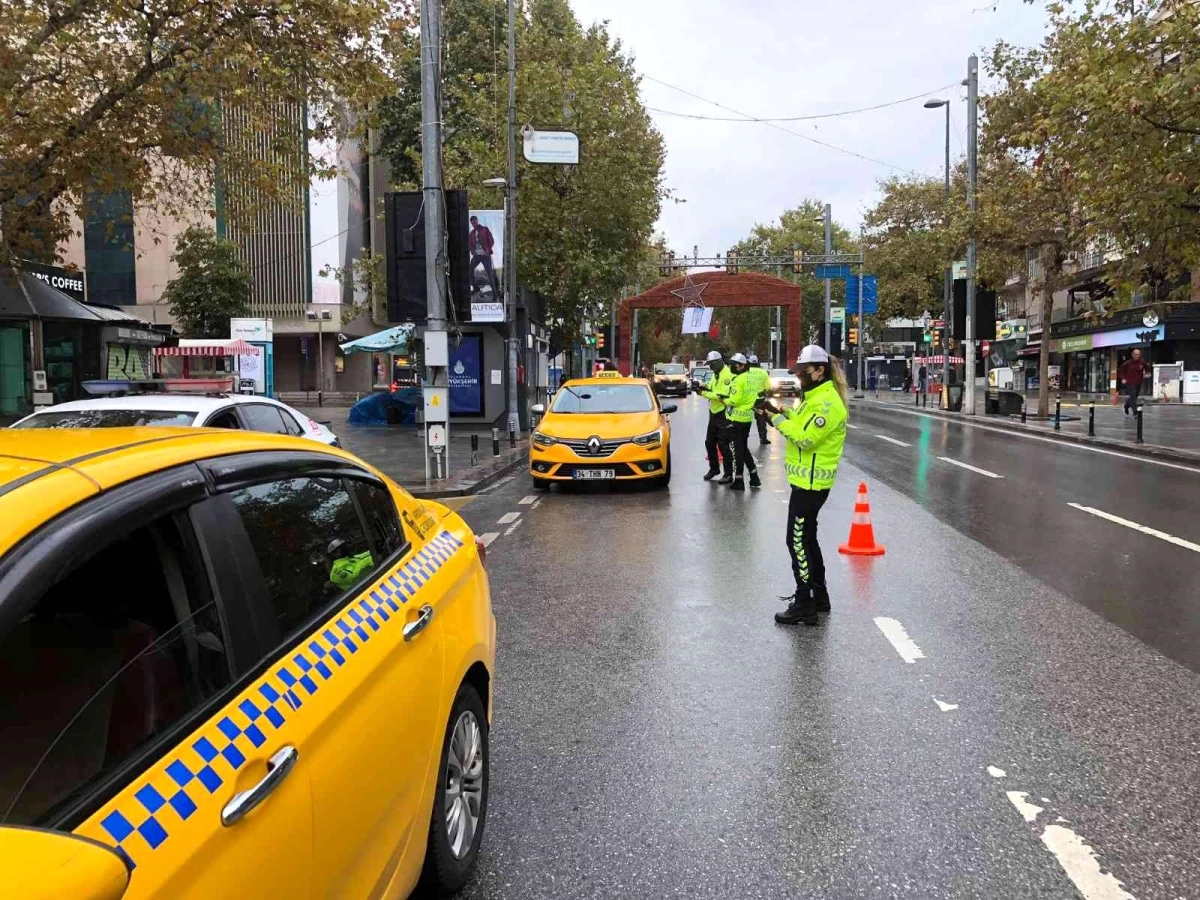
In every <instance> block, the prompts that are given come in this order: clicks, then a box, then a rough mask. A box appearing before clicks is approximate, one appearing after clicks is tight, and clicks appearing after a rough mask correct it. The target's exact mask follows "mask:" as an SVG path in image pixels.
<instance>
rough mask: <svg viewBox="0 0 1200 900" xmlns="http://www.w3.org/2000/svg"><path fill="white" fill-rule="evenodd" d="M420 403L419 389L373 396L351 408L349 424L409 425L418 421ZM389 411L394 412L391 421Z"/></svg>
mask: <svg viewBox="0 0 1200 900" xmlns="http://www.w3.org/2000/svg"><path fill="white" fill-rule="evenodd" d="M420 402H421V389H420V388H418V387H406V388H401V389H400V390H398V391H396V392H395V393H392V392H390V391H389V392H380V393H378V394H371V395H370V396H369V397H363V398H362V399H361V400H359V401H358V402H357V403H355V404H354V406H352V407H351V408H350V417H349V422H350V424H351V425H390V424H396V425H408V424H411V423H413V422H415V421H416V413H417V404H418V403H420ZM389 409H390V410H393V412H392V418H391V419H389V418H388V410H389Z"/></svg>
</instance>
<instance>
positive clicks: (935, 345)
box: [933, 328, 942, 350]
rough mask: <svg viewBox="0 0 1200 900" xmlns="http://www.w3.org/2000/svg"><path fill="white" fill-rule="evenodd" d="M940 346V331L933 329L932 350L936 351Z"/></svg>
mask: <svg viewBox="0 0 1200 900" xmlns="http://www.w3.org/2000/svg"><path fill="white" fill-rule="evenodd" d="M940 346H942V331H941V329H940V328H935V329H933V349H934V350H936V349H938V348H939V347H940Z"/></svg>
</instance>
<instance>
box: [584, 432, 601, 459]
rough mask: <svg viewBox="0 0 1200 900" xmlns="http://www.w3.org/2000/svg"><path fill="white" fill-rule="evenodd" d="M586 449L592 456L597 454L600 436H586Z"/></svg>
mask: <svg viewBox="0 0 1200 900" xmlns="http://www.w3.org/2000/svg"><path fill="white" fill-rule="evenodd" d="M587 449H588V453H590V454H592V456H599V455H600V438H598V437H596V436H595V435H592V436H591V437H590V438H588V442H587Z"/></svg>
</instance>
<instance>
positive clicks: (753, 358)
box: [749, 353, 758, 366]
mask: <svg viewBox="0 0 1200 900" xmlns="http://www.w3.org/2000/svg"><path fill="white" fill-rule="evenodd" d="M749 362H750V365H752V366H757V365H758V356H757V355H756V354H754V353H751V354H750V359H749Z"/></svg>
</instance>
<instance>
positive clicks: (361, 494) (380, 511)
mask: <svg viewBox="0 0 1200 900" xmlns="http://www.w3.org/2000/svg"><path fill="white" fill-rule="evenodd" d="M350 483H351V485H352V486H353V487H354V493H355V494H356V495H357V497H358V503H359V505H360V506H361V507H362V511H363V518H365V519H366V520H367V532H368V534H369V536H370V538H371V542H372V543H373V544H374V545H375V548H376V549H377V550H378V551H379V552H380V559H381V561H382V559H384V558H386V557H388V556H391V555H392V554H393V553H395V552H396V551H397V550H399V549H400V548H401V547H402V546H403V545H404V543H405V540H404V532H403V531H402V530H401V527H400V518H399V517H398V516H397V515H396V504H395V503H393V502H392V496H391V494H390V493H388V491H387V489H386V488H384V487H383V486H382V485H378V484H375V483H374V482H369V481H352V482H350Z"/></svg>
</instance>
